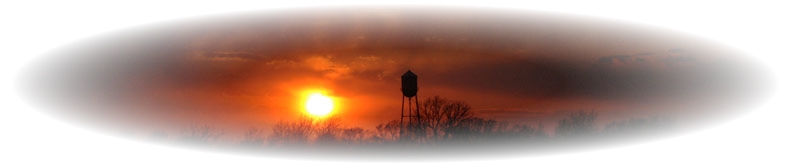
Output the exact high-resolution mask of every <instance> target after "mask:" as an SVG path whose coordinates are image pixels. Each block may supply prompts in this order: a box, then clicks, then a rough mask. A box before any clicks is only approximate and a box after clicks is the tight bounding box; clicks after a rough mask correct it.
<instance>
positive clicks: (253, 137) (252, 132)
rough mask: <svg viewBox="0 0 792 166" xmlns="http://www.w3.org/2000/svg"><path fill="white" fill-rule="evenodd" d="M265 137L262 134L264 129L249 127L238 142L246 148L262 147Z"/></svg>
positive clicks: (265, 140)
mask: <svg viewBox="0 0 792 166" xmlns="http://www.w3.org/2000/svg"><path fill="white" fill-rule="evenodd" d="M266 142H267V139H266V136H264V130H263V129H260V128H255V127H251V128H248V130H247V132H246V133H245V137H244V139H243V140H242V142H240V145H242V146H244V147H248V148H252V147H262V146H264V145H265V144H266Z"/></svg>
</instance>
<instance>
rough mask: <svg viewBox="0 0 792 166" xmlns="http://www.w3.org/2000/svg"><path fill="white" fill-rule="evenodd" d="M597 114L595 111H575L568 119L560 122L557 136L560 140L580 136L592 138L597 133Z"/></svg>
mask: <svg viewBox="0 0 792 166" xmlns="http://www.w3.org/2000/svg"><path fill="white" fill-rule="evenodd" d="M596 119H597V113H596V112H593V111H589V112H586V111H575V112H571V113H569V115H567V117H566V118H564V119H562V120H560V121H558V126H557V127H556V130H555V132H556V133H555V134H556V137H560V138H572V137H580V136H592V135H594V134H595V133H596V132H597V129H596V127H595V126H594V121H595V120H596Z"/></svg>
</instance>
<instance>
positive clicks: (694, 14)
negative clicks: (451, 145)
mask: <svg viewBox="0 0 792 166" xmlns="http://www.w3.org/2000/svg"><path fill="white" fill-rule="evenodd" d="M320 2H322V1H316V2H311V1H299V2H292V3H284V2H280V3H272V2H255V3H253V2H244V1H229V0H225V1H222V2H221V1H165V2H159V1H153V0H138V1H127V2H103V1H82V0H78V1H51V0H44V1H24V2H22V1H20V2H8V1H2V2H0V12H1V14H0V18H1V19H0V24H2V25H0V29H2V31H0V55H2V60H0V67H3V69H2V70H0V72H2V75H1V76H2V83H3V84H2V85H3V86H2V88H3V89H2V93H1V94H0V95H2V97H3V98H2V100H0V101H2V102H0V106H1V108H0V128H1V129H0V165H77V164H79V165H221V164H223V165H266V164H270V163H272V162H277V163H278V164H289V165H291V164H322V165H325V164H328V163H320V162H324V161H312V160H298V161H295V160H291V159H277V158H266V157H256V158H252V157H245V156H236V155H232V154H223V153H214V152H205V151H194V150H185V149H179V148H174V147H164V146H158V145H150V144H145V143H140V142H134V141H130V140H125V139H120V138H115V137H110V136H107V135H103V134H100V133H94V132H93V131H87V130H83V129H81V128H76V127H73V126H71V125H70V124H66V123H63V122H60V121H58V120H57V119H50V118H48V117H46V116H44V115H42V114H40V113H39V112H37V110H33V109H31V108H29V107H28V106H26V105H24V104H23V103H21V101H19V100H18V99H17V98H16V97H15V94H14V93H13V87H11V84H10V81H11V80H12V76H13V75H14V74H16V69H18V68H19V67H20V66H21V65H22V64H23V62H25V61H27V60H29V59H30V58H31V57H35V56H37V55H39V54H41V53H42V52H44V51H46V50H47V49H49V48H52V47H55V46H58V45H60V44H64V43H69V42H72V41H76V40H79V39H81V38H83V37H87V36H90V35H92V34H98V33H101V32H104V31H109V30H113V29H118V28H123V27H127V26H132V25H138V24H146V23H151V22H156V21H161V20H168V19H174V18H181V17H189V16H200V15H211V14H212V13H222V12H230V11H239V10H250V9H264V10H266V9H269V8H279V7H288V6H301V5H328V4H319V3H320ZM400 2H402V3H405V2H409V1H400ZM486 2H487V3H486V4H484V3H475V2H468V1H438V2H434V3H441V4H442V5H446V6H447V5H449V4H450V3H454V4H456V5H476V6H500V7H512V8H526V9H539V10H547V11H560V12H571V13H582V14H587V15H597V16H602V17H608V18H617V19H623V20H627V21H632V22H641V23H647V24H653V25H657V26H662V27H666V28H670V29H677V30H682V31H687V32H690V33H694V34H697V35H701V36H704V37H708V38H711V39H714V40H717V41H721V42H724V43H727V44H730V45H733V46H737V47H739V48H740V49H742V50H744V51H746V52H748V53H749V54H751V55H754V56H756V57H757V58H759V59H761V60H763V61H764V62H765V63H766V64H767V66H769V67H771V68H772V69H773V71H774V72H775V73H773V74H775V76H777V81H778V83H777V84H778V85H779V87H778V89H777V90H776V91H775V92H776V93H774V94H772V95H774V96H773V98H772V99H771V100H769V101H767V102H766V103H765V104H764V105H762V106H760V107H757V108H756V110H755V111H753V112H751V113H750V114H748V115H745V116H742V117H740V118H737V119H735V120H733V121H731V122H729V123H725V124H722V125H719V126H716V127H714V128H711V129H709V130H702V131H700V132H695V133H693V134H687V135H680V136H678V137H674V138H669V139H666V140H661V141H655V142H649V143H644V144H634V145H631V146H624V147H614V148H605V149H601V150H596V151H586V152H571V153H565V154H559V155H552V156H542V157H532V158H513V159H488V160H474V161H464V163H461V164H469V165H482V164H487V165H490V164H500V163H507V162H514V163H515V164H521V165H523V164H543V165H556V164H558V165H573V164H574V165H588V164H594V165H600V164H602V165H604V164H607V165H724V164H725V165H792V161H791V160H790V156H792V155H790V154H792V153H790V151H792V150H790V148H792V147H791V146H790V143H789V141H790V140H792V138H790V136H789V135H790V134H789V133H790V132H792V128H790V126H792V125H790V120H789V119H790V117H789V116H790V114H789V111H792V109H790V107H789V104H787V103H789V102H790V100H789V94H790V93H788V92H789V87H788V86H786V85H787V84H789V72H787V71H789V70H790V69H789V66H790V65H789V64H788V63H790V61H789V60H790V58H789V57H790V56H792V51H790V49H792V47H791V46H792V42H790V38H792V35H790V34H791V33H790V32H789V31H790V30H792V26H790V25H788V24H789V23H790V20H792V18H790V17H789V16H788V15H792V14H790V12H789V11H790V10H792V9H790V7H791V6H790V5H788V4H785V3H784V2H782V1H755V0H753V1H738V2H727V3H725V2H720V1H676V0H667V1H656V2H640V3H635V2H631V1H604V2H603V1H599V2H587V1H551V2H520V3H516V2H498V1H486ZM325 3H326V2H325ZM350 3H361V2H355V1H335V2H333V4H331V5H343V4H350ZM348 162H376V161H343V162H342V161H333V162H331V163H329V164H343V165H349V164H360V165H363V164H364V163H348ZM413 162H415V161H413ZM460 162H461V161H460ZM389 164H393V165H396V164H399V163H389ZM401 164H404V163H401ZM424 164H426V163H424ZM429 164H431V163H429ZM433 165H434V164H433Z"/></svg>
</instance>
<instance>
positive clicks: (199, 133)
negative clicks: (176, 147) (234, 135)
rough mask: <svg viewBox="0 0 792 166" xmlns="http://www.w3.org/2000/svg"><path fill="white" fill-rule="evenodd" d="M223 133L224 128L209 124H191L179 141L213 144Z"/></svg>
mask: <svg viewBox="0 0 792 166" xmlns="http://www.w3.org/2000/svg"><path fill="white" fill-rule="evenodd" d="M222 134H223V131H222V130H219V129H216V128H214V127H212V126H209V125H190V127H189V128H188V129H187V130H185V131H183V132H182V135H181V136H180V137H179V138H178V141H179V142H182V143H188V144H199V145H212V144H213V143H216V142H217V141H218V139H219V138H220V136H221V135H222Z"/></svg>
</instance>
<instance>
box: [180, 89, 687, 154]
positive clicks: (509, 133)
mask: <svg viewBox="0 0 792 166" xmlns="http://www.w3.org/2000/svg"><path fill="white" fill-rule="evenodd" d="M419 107H420V110H421V119H420V123H418V120H417V119H414V120H413V121H412V123H406V122H405V124H404V128H405V129H404V130H400V129H401V128H402V124H400V121H399V120H392V121H389V122H386V123H382V124H379V125H377V126H376V127H375V128H374V129H373V130H369V129H363V128H361V127H355V126H346V125H345V124H344V123H343V121H342V120H341V119H338V118H332V117H331V118H327V119H312V118H308V117H302V118H300V119H297V120H294V121H280V122H278V123H277V124H275V125H274V126H273V127H272V128H270V129H263V128H250V129H248V131H247V132H246V133H245V135H244V137H243V138H241V139H236V140H226V141H221V140H220V139H219V138H220V136H221V135H222V134H223V132H222V130H217V129H215V128H212V127H211V126H191V127H190V128H189V129H187V130H185V131H184V132H183V133H181V135H180V136H178V137H177V138H176V141H178V142H183V143H192V144H203V145H218V144H223V143H220V142H224V143H225V144H224V145H228V146H233V147H243V148H283V147H317V146H333V147H343V148H356V147H369V146H378V145H445V144H459V143H464V144H469V143H487V142H504V141H520V142H532V143H543V142H547V141H557V140H568V139H578V138H585V139H588V138H598V137H603V136H625V135H641V134H652V133H656V132H658V131H662V130H667V129H673V128H674V126H673V125H674V122H673V120H672V119H671V118H668V117H663V116H650V117H646V118H636V119H629V120H624V121H617V122H612V123H609V124H607V125H605V126H604V127H602V128H599V127H597V126H596V125H595V123H594V122H595V121H596V119H597V116H598V115H597V113H596V112H593V111H573V112H570V113H569V114H567V116H566V117H565V118H563V119H560V120H558V122H557V125H556V127H555V129H554V133H555V134H554V135H552V136H551V135H550V134H548V133H547V132H546V131H545V129H544V126H543V125H542V124H539V125H525V124H508V123H505V122H499V121H496V120H492V119H485V118H481V117H477V116H475V115H474V114H473V112H471V107H470V105H468V104H467V103H465V102H463V101H456V100H449V99H446V98H442V97H439V96H435V97H431V98H428V99H425V100H424V101H422V102H421V103H420V105H419ZM419 124H420V125H419ZM267 130H270V132H269V134H268V135H267V134H265V133H268V132H266V131H267Z"/></svg>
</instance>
